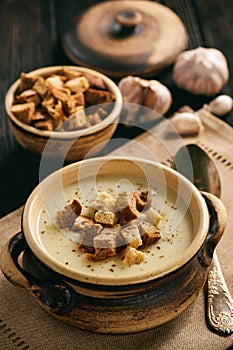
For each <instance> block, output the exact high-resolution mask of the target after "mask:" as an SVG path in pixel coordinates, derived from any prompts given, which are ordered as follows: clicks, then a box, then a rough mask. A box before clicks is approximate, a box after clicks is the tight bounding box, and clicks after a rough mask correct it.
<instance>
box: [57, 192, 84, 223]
mask: <svg viewBox="0 0 233 350" xmlns="http://www.w3.org/2000/svg"><path fill="white" fill-rule="evenodd" d="M81 211H82V205H81V204H80V203H79V202H78V201H77V200H76V199H74V200H73V202H72V203H71V204H69V205H66V206H65V207H64V209H63V210H59V211H58V212H57V218H58V222H59V225H60V227H61V228H71V227H72V226H73V224H74V221H75V219H76V218H77V216H79V215H80V214H81Z"/></svg>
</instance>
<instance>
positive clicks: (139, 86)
mask: <svg viewBox="0 0 233 350" xmlns="http://www.w3.org/2000/svg"><path fill="white" fill-rule="evenodd" d="M118 87H119V89H120V91H121V93H122V96H123V101H124V102H126V103H127V102H128V103H133V104H137V105H140V106H144V107H147V108H150V109H151V110H153V111H154V112H156V113H149V111H146V110H145V111H144V112H143V113H142V109H141V108H139V107H137V106H132V105H131V106H128V107H127V106H124V109H125V110H127V113H126V116H125V120H124V122H126V123H127V122H129V121H130V122H132V121H133V120H134V121H136V122H137V123H138V124H141V123H144V122H148V121H152V120H154V119H155V118H156V117H158V116H160V115H163V114H165V113H166V112H167V111H168V109H169V108H170V106H171V103H172V95H171V93H170V91H169V89H168V88H167V87H166V86H165V85H163V84H162V83H160V82H159V81H157V80H146V79H141V78H140V77H133V76H127V77H125V78H123V79H121V80H120V82H119V84H118ZM139 110H140V113H138V112H139ZM135 119H137V120H135Z"/></svg>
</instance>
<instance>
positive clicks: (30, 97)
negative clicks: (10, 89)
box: [15, 89, 40, 106]
mask: <svg viewBox="0 0 233 350" xmlns="http://www.w3.org/2000/svg"><path fill="white" fill-rule="evenodd" d="M15 101H16V103H28V102H33V103H34V104H35V106H37V105H38V104H39V103H40V97H39V95H38V93H37V92H36V91H35V90H33V89H29V90H24V91H23V92H21V94H19V95H17V96H16V98H15Z"/></svg>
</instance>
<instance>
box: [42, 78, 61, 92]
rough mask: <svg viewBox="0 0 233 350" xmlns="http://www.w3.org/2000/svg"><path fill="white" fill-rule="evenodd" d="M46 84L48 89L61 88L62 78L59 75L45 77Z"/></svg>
mask: <svg viewBox="0 0 233 350" xmlns="http://www.w3.org/2000/svg"><path fill="white" fill-rule="evenodd" d="M45 81H46V84H47V85H48V86H49V88H50V89H62V88H63V80H62V79H61V77H60V76H59V75H52V76H50V77H48V78H46V79H45Z"/></svg>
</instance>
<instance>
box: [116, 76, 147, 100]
mask: <svg viewBox="0 0 233 350" xmlns="http://www.w3.org/2000/svg"><path fill="white" fill-rule="evenodd" d="M118 87H119V89H120V91H121V93H122V96H123V100H124V102H128V103H136V104H139V105H142V102H143V87H142V86H141V85H140V84H138V82H137V81H136V80H135V77H133V76H132V75H129V76H127V77H125V78H122V79H121V80H120V81H119V83H118Z"/></svg>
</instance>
